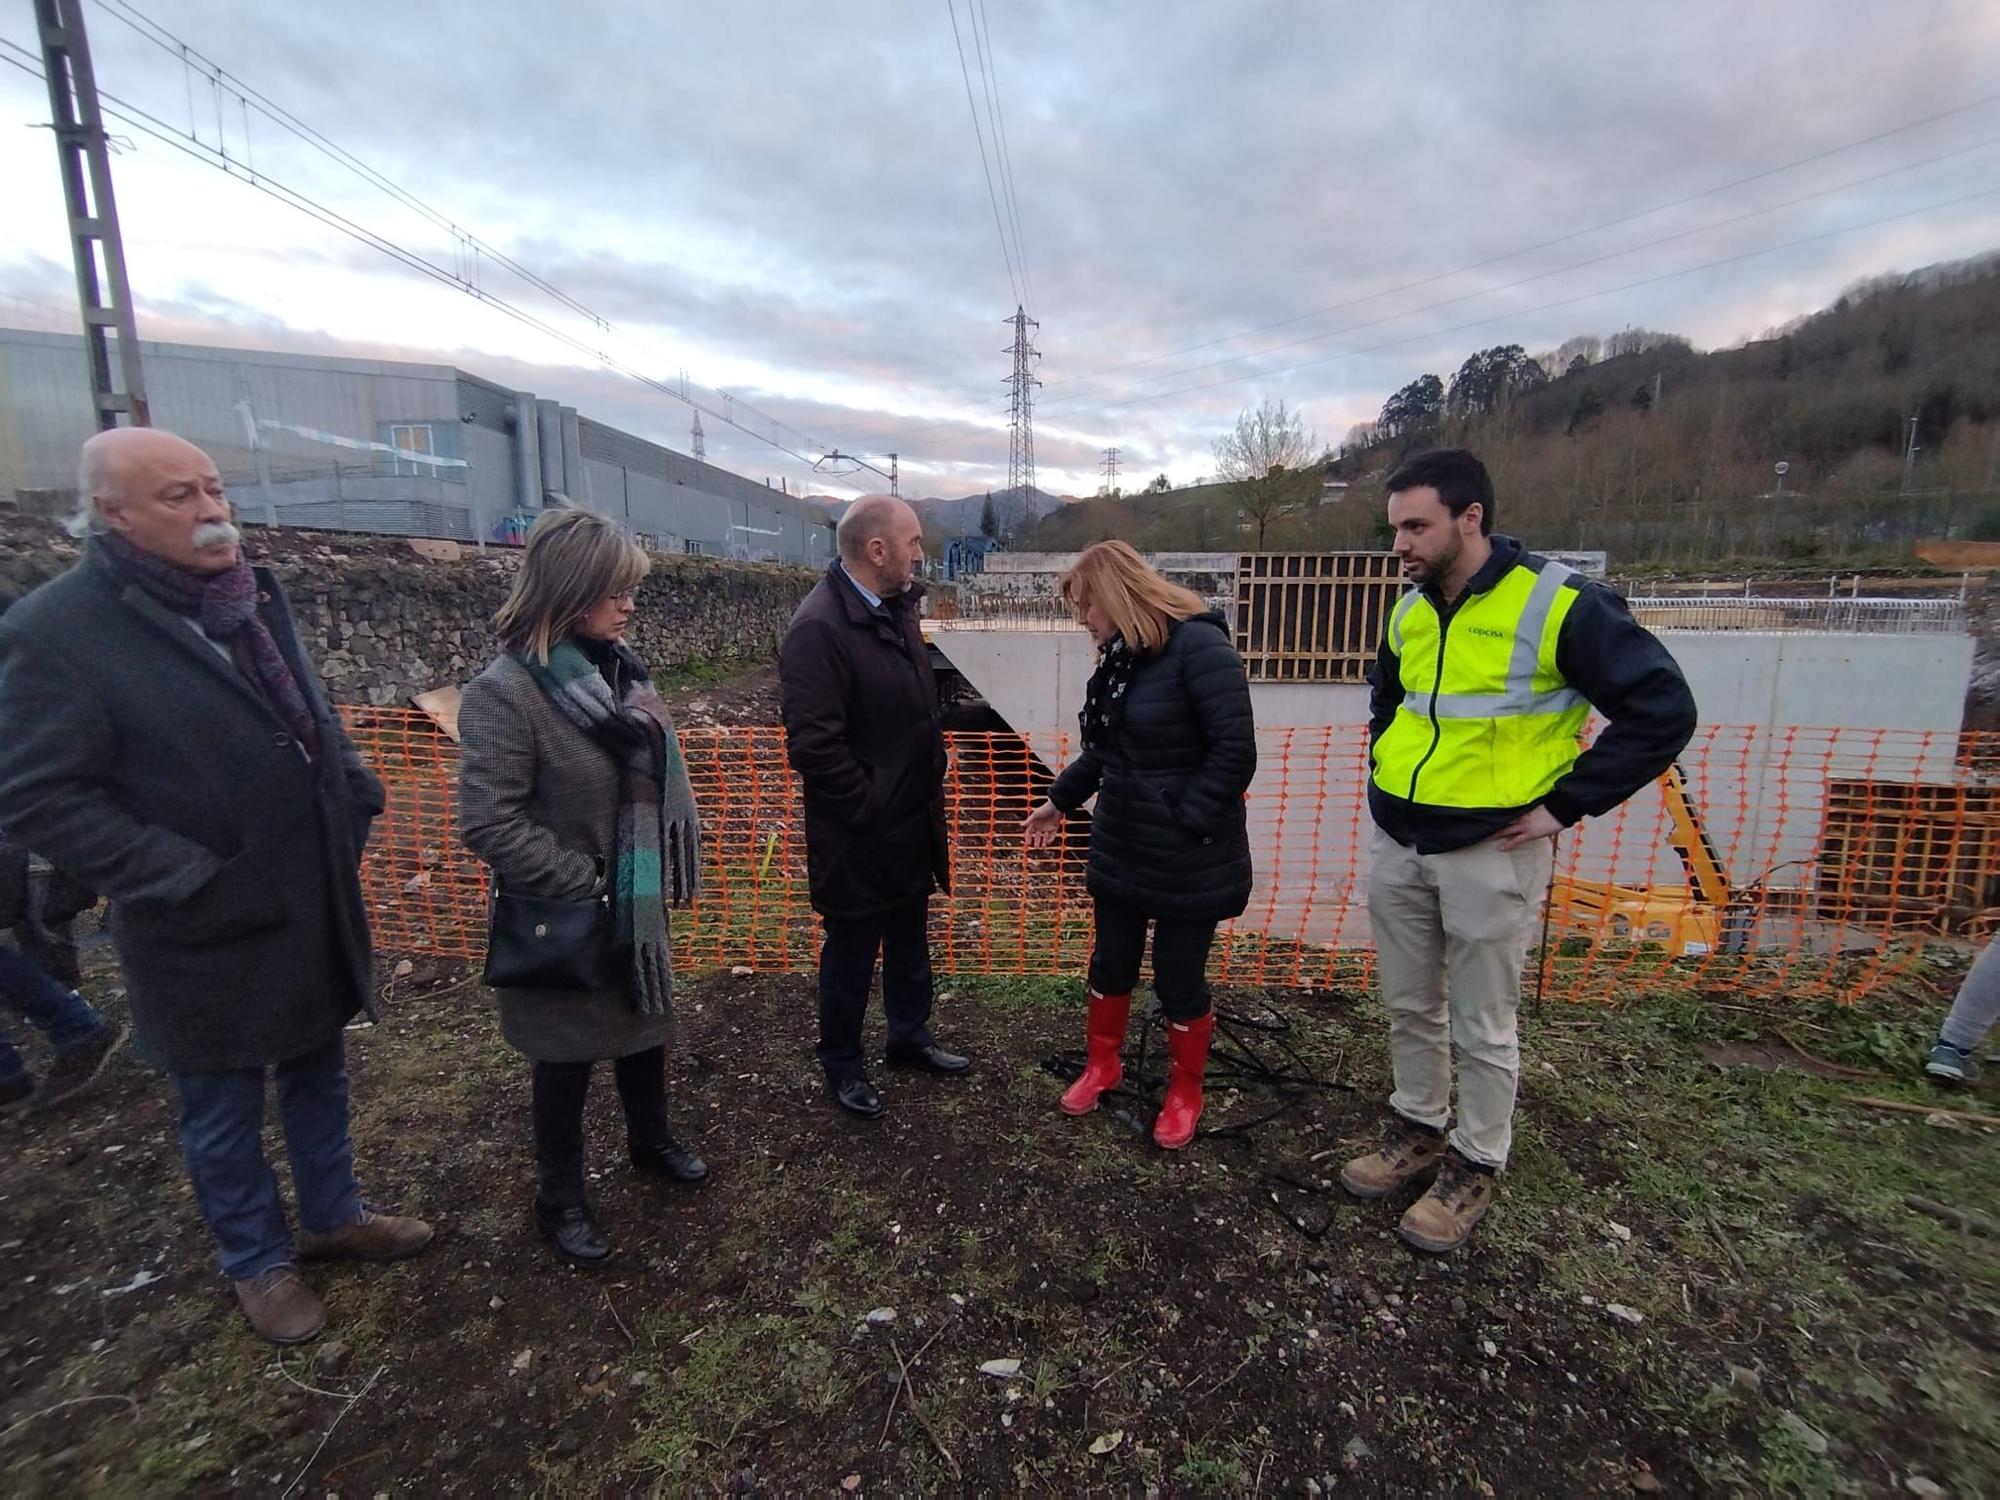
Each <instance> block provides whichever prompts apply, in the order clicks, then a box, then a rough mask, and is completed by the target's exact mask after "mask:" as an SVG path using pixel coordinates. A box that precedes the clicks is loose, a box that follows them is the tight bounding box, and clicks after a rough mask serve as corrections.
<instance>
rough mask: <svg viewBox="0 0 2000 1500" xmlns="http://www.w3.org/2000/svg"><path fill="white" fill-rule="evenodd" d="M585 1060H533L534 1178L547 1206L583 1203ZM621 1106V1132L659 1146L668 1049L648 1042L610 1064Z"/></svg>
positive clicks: (641, 1144) (663, 1136)
mask: <svg viewBox="0 0 2000 1500" xmlns="http://www.w3.org/2000/svg"><path fill="white" fill-rule="evenodd" d="M593 1066H595V1065H594V1064H592V1063H587V1062H538V1063H536V1064H535V1179H536V1188H537V1191H538V1193H539V1195H540V1197H541V1200H542V1202H544V1203H546V1204H547V1205H548V1206H549V1207H550V1208H579V1207H581V1206H582V1204H583V1101H584V1099H585V1098H586V1097H587V1096H588V1095H589V1093H590V1070H591V1068H592V1067H593ZM611 1071H612V1073H613V1074H614V1075H615V1076H616V1078H617V1079H618V1098H619V1102H621V1103H622V1104H623V1105H624V1106H625V1138H626V1140H627V1141H628V1142H629V1143H630V1145H631V1147H632V1149H633V1150H635V1151H643V1150H646V1149H647V1148H649V1147H653V1146H664V1145H665V1144H666V1143H667V1138H668V1135H669V1132H668V1129H667V1049H666V1048H665V1047H648V1048H647V1049H646V1050H645V1051H644V1052H634V1053H632V1054H631V1055H630V1056H627V1057H621V1058H619V1059H618V1060H617V1061H616V1062H615V1063H613V1064H612V1065H611Z"/></svg>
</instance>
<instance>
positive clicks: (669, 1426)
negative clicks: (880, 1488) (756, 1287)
mask: <svg viewBox="0 0 2000 1500" xmlns="http://www.w3.org/2000/svg"><path fill="white" fill-rule="evenodd" d="M808 1346H810V1347H812V1348H815V1349H818V1348H819V1347H820V1346H818V1345H816V1344H813V1343H812V1341H811V1339H810V1338H809V1336H808V1335H807V1334H806V1333H805V1331H804V1330H803V1329H802V1327H801V1325H800V1324H799V1323H798V1321H797V1320H796V1319H793V1318H787V1317H781V1316H778V1315H776V1314H771V1313H766V1314H761V1315H757V1316H752V1317H742V1318H733V1319H728V1320H725V1321H720V1322H717V1323H715V1324H713V1325H712V1326H709V1327H707V1328H705V1329H703V1330H701V1331H700V1335H699V1337H697V1338H695V1339H694V1342H693V1343H692V1345H691V1346H690V1348H689V1351H688V1355H687V1358H686V1359H685V1360H684V1361H683V1362H682V1364H681V1366H680V1368H679V1369H677V1370H674V1371H673V1372H671V1373H670V1374H669V1375H668V1376H667V1377H666V1378H665V1379H664V1380H662V1381H661V1382H660V1384H659V1385H658V1386H656V1387H654V1388H652V1389H651V1390H650V1391H649V1392H648V1395H647V1397H646V1403H645V1404H646V1417H645V1419H644V1420H643V1422H642V1424H641V1429H640V1432H639V1434H638V1436H637V1437H635V1438H634V1439H633V1440H632V1443H631V1445H630V1448H629V1450H628V1457H629V1460H630V1461H631V1462H632V1463H634V1464H636V1465H638V1466H639V1467H641V1468H644V1469H649V1470H652V1471H654V1472H656V1473H659V1474H662V1475H666V1476H671V1477H673V1478H678V1479H700V1478H702V1477H705V1476H708V1475H709V1474H710V1473H711V1471H714V1472H720V1471H722V1470H723V1469H726V1468H727V1467H728V1465H729V1462H730V1454H731V1452H732V1445H733V1444H734V1443H735V1441H736V1439H737V1437H738V1436H739V1434H741V1433H742V1431H743V1428H744V1426H745V1425H746V1424H747V1423H749V1422H750V1421H751V1419H752V1418H753V1417H756V1416H757V1415H758V1414H759V1413H764V1414H765V1415H766V1416H767V1417H768V1416H769V1415H770V1414H771V1411H772V1407H773V1406H774V1405H775V1402H774V1399H773V1397H774V1394H775V1393H777V1392H779V1391H782V1390H783V1389H784V1388H785V1384H786V1379H787V1371H788V1365H787V1360H788V1359H790V1358H791V1357H793V1356H794V1355H796V1354H797V1353H798V1352H799V1351H801V1350H803V1349H805V1348H807V1347H808ZM834 1378H835V1377H834V1376H833V1374H832V1369H831V1360H830V1357H829V1358H828V1359H827V1360H826V1361H825V1362H824V1370H823V1371H822V1373H821V1374H820V1376H819V1378H818V1379H817V1380H816V1381H814V1382H811V1383H810V1384H811V1385H812V1387H813V1388H814V1389H816V1390H818V1391H819V1392H820V1393H821V1394H822V1395H825V1394H827V1393H828V1390H829V1387H830V1383H831V1382H832V1381H833V1380H834ZM836 1404H837V1400H836Z"/></svg>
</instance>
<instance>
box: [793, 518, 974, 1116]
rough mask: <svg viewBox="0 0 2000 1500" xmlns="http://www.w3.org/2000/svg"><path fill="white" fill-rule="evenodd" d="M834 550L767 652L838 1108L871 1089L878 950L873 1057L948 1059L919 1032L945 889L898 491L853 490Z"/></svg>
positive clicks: (873, 1111) (940, 794) (907, 541)
mask: <svg viewBox="0 0 2000 1500" xmlns="http://www.w3.org/2000/svg"><path fill="white" fill-rule="evenodd" d="M836 540H837V542H838V545H839V549H840V557H839V558H838V559H837V560H836V561H835V562H834V564H833V566H832V567H830V568H828V569H827V573H826V577H824V578H822V579H821V580H820V582H819V585H818V586H817V587H816V588H814V590H813V591H812V592H811V593H810V594H808V595H807V596H806V598H805V601H804V602H803V603H802V604H800V605H799V608H798V612H797V613H796V614H794V615H793V616H792V623H791V628H790V629H789V630H788V631H787V632H786V635H785V645H784V650H783V652H782V653H781V654H780V656H779V659H778V665H779V679H780V685H781V699H782V706H783V713H784V719H785V740H786V744H787V746H788V749H789V754H790V759H791V763H792V769H793V770H795V771H797V772H798V773H799V775H800V777H801V778H803V780H804V782H805V822H806V866H807V872H808V874H809V876H810V878H811V883H812V903H813V909H814V910H815V911H817V912H818V913H819V914H820V916H821V917H822V918H823V919H824V921H825V924H826V941H825V944H824V945H823V946H822V947H821V949H820V958H819V1060H820V1065H821V1066H822V1067H823V1068H825V1069H826V1078H827V1087H828V1090H829V1091H830V1092H831V1094H832V1095H833V1098H834V1100H835V1102H837V1103H838V1104H839V1105H840V1107H841V1108H842V1109H845V1110H847V1111H848V1112H849V1113H851V1114H856V1115H860V1116H861V1117H862V1118H864V1119H871V1120H872V1119H874V1118H876V1117H877V1116H879V1115H880V1114H881V1113H882V1099H881V1096H880V1095H879V1094H878V1093H876V1091H875V1087H874V1085H873V1084H871V1083H870V1082H869V1081H868V1074H867V1070H866V1068H865V1067H864V1066H863V1064H862V1055H861V1027H862V1021H863V1018H864V1017H865V1016H866V1014H867V1009H868V987H869V983H870V981H871V980H872V979H873V977H874V973H875V955H876V952H877V951H878V950H879V951H880V952H881V954H882V1009H883V1011H884V1012H885V1014H886V1016H887V1019H888V1029H889V1037H888V1046H887V1048H886V1052H885V1057H884V1061H886V1062H888V1063H889V1064H890V1065H891V1066H892V1067H914V1068H921V1069H924V1070H926V1071H928V1072H932V1073H945V1074H951V1073H962V1072H964V1071H965V1068H966V1060H965V1059H964V1058H963V1057H959V1056H956V1055H955V1054H953V1053H950V1052H947V1051H945V1050H944V1049H943V1048H942V1047H940V1046H938V1044H937V1042H936V1040H935V1039H934V1038H933V1037H932V1036H931V1033H930V1015H931V996H932V983H931V955H930V936H929V926H928V923H929V917H930V894H931V890H932V888H933V887H939V888H943V889H946V890H949V889H950V880H951V876H950V865H949V853H948V849H947V845H946V840H945V825H944V772H945V755H944V730H943V724H942V719H941V716H940V714H939V711H938V701H937V686H936V683H935V681H934V680H933V678H932V675H931V666H930V659H929V657H928V656H927V655H926V653H925V648H924V639H923V632H922V628H921V625H920V623H919V618H918V613H917V605H918V601H919V600H920V599H921V598H922V597H923V586H922V585H921V584H918V583H916V582H915V581H914V579H915V574H916V570H917V568H918V567H919V566H920V565H921V564H922V562H923V555H924V553H923V524H922V522H920V521H919V520H918V519H917V514H916V512H915V511H913V510H911V509H910V507H909V506H907V505H905V504H904V503H903V502H902V501H901V500H896V499H892V498H890V497H887V496H876V497H874V498H871V499H867V500H862V501H858V502H857V503H856V504H854V505H853V506H851V507H849V509H848V511H847V514H846V515H844V516H843V517H841V520H840V527H839V530H838V533H837V536H836Z"/></svg>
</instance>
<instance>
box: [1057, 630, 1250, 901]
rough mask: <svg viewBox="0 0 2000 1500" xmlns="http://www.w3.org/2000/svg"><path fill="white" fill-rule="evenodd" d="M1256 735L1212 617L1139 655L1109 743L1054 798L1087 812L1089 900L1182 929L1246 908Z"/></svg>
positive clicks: (1061, 781) (1067, 808)
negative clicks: (1089, 805)
mask: <svg viewBox="0 0 2000 1500" xmlns="http://www.w3.org/2000/svg"><path fill="white" fill-rule="evenodd" d="M1256 769H1257V730H1256V724H1255V722H1254V720H1253V719H1252V717H1251V713H1250V684H1249V682H1248V681H1247V680H1246V679H1245V677H1244V675H1243V659H1242V658H1241V657H1240V656H1238V655H1237V654H1236V649H1235V647H1233V646H1231V645H1230V644H1229V637H1228V635H1227V633H1226V630H1225V627H1224V625H1223V620H1222V616H1221V615H1219V614H1214V613H1211V614H1206V615H1197V616H1195V617H1194V618H1192V619H1187V620H1183V621H1181V622H1180V623H1179V624H1177V625H1176V626H1174V628H1173V632H1172V633H1171V634H1170V635H1169V636H1168V637H1167V643H1166V645H1165V646H1164V647H1163V648H1162V649H1161V651H1160V653H1159V655H1157V656H1153V657H1141V658H1140V661H1139V665H1138V668H1137V670H1136V671H1135V672H1134V673H1133V676H1132V685H1131V686H1130V687H1129V688H1127V689H1126V692H1125V699H1124V710H1123V713H1122V715H1120V716H1118V717H1116V718H1115V719H1114V721H1113V723H1112V726H1111V729H1110V734H1109V737H1108V742H1107V743H1105V744H1103V745H1100V746H1098V747H1097V748H1096V749H1092V750H1085V751H1084V752H1083V754H1082V755H1081V756H1079V757H1078V758H1077V759H1076V760H1075V761H1073V762H1072V763H1071V764H1070V766H1069V768H1068V769H1067V770H1065V771H1064V772H1063V773H1062V775H1061V776H1059V777H1057V778H1056V781H1055V785H1054V786H1052V787H1050V788H1049V800H1050V801H1051V802H1053V803H1054V804H1055V805H1056V806H1057V807H1059V808H1061V809H1062V810H1063V811H1064V812H1066V813H1069V812H1074V811H1076V809H1077V808H1079V807H1081V806H1082V805H1083V804H1084V803H1085V802H1086V801H1088V800H1089V798H1090V795H1091V793H1093V792H1095V793H1096V794H1097V810H1096V812H1095V813H1094V814H1093V815H1092V817H1091V828H1090V868H1089V873H1088V877H1087V883H1088V884H1089V887H1090V893H1091V894H1092V895H1093V896H1098V897H1101V898H1102V899H1104V900H1107V901H1114V902H1117V903H1119V904H1121V905H1124V906H1129V907H1133V908H1135V909H1137V910H1139V911H1143V912H1144V913H1145V914H1146V915H1147V916H1150V917H1168V918H1171V919H1173V920H1176V921H1183V922H1207V921H1213V922H1220V921H1222V920H1224V919H1225V918H1228V917H1235V916H1241V915H1242V913H1243V908H1244V907H1246V906H1248V905H1249V904H1250V836H1249V831H1248V828H1247V826H1246V823H1245V819H1244V810H1243V794H1244V792H1246V791H1247V790H1248V789H1249V786H1250V778H1251V776H1252V774H1253V773H1254V772H1255V771H1256Z"/></svg>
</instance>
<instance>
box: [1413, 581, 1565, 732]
mask: <svg viewBox="0 0 2000 1500" xmlns="http://www.w3.org/2000/svg"><path fill="white" fill-rule="evenodd" d="M1575 571H1576V570H1575V569H1574V568H1570V567H1567V566H1565V565H1564V564H1562V563H1559V562H1546V563H1543V564H1542V571H1541V572H1540V573H1538V574H1537V575H1536V576H1535V586H1534V587H1533V588H1532V589H1530V590H1529V591H1528V602H1527V605H1526V607H1524V608H1523V609H1522V611H1521V618H1520V620H1519V621H1518V622H1517V623H1516V624H1515V626H1514V651H1513V654H1512V655H1511V656H1509V657H1508V659H1507V688H1506V691H1505V692H1500V693H1439V694H1438V695H1437V699H1436V702H1435V704H1434V706H1433V707H1432V708H1431V712H1432V713H1434V714H1436V715H1437V716H1438V717H1439V718H1440V719H1497V718H1500V717H1501V716H1502V715H1505V714H1559V713H1562V712H1564V711H1566V710H1568V709H1571V708H1575V707H1576V706H1577V705H1579V704H1582V703H1583V702H1584V697H1583V694H1581V693H1579V692H1577V691H1576V689H1574V688H1567V687H1561V688H1550V689H1548V690H1546V691H1544V692H1539V693H1538V692H1536V691H1535V666H1536V663H1537V662H1538V661H1539V660H1540V659H1541V652H1542V634H1543V632H1544V631H1546V630H1547V629H1548V628H1549V612H1550V611H1551V610H1553V609H1554V608H1555V604H1556V595H1557V594H1559V593H1561V592H1562V586H1563V580H1564V579H1566V578H1569V577H1572V576H1573V575H1574V574H1575ZM1397 614H1398V616H1399V619H1398V621H1397V625H1398V629H1397V630H1396V639H1397V641H1398V642H1400V641H1401V639H1402V630H1401V628H1400V625H1401V621H1400V615H1401V610H1400V609H1399V610H1398V611H1397ZM1396 654H1397V655H1399V656H1400V655H1401V654H1402V653H1401V651H1398V652H1397V653H1396Z"/></svg>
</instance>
